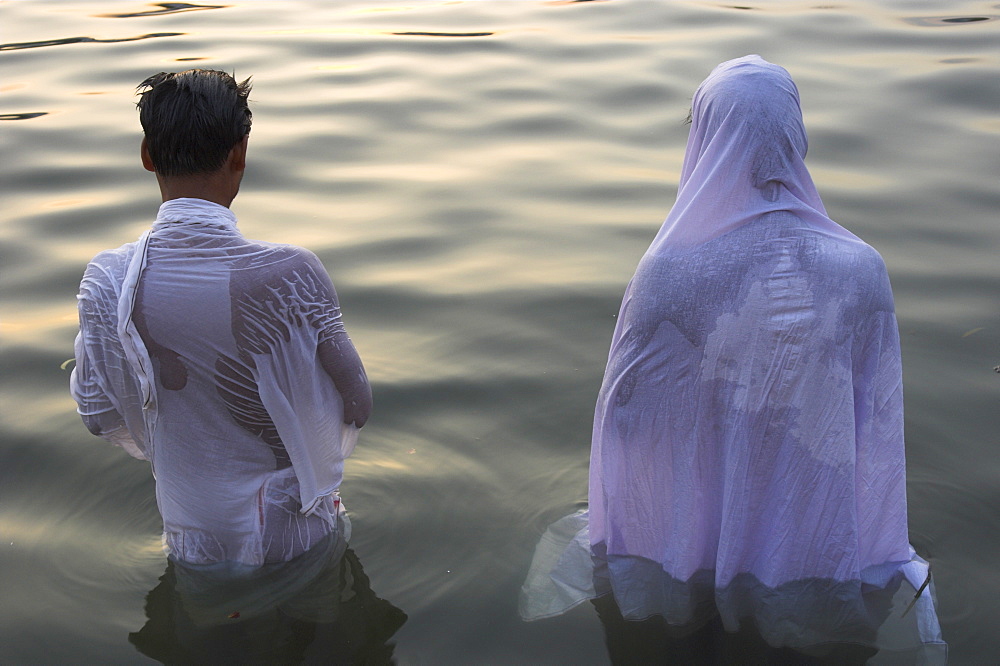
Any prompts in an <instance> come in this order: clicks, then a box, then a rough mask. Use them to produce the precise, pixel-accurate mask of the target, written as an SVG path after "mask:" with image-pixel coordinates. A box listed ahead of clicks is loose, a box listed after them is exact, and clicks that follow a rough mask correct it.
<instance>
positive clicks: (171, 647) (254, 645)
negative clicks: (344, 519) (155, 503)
mask: <svg viewBox="0 0 1000 666" xmlns="http://www.w3.org/2000/svg"><path fill="white" fill-rule="evenodd" d="M146 617H147V621H146V624H145V626H143V628H142V629H141V630H140V631H137V632H134V633H131V634H129V642H131V643H132V645H134V646H135V648H136V649H137V650H138V651H139V652H141V653H142V654H144V655H146V656H148V657H151V658H153V659H156V660H158V661H160V662H162V663H165V664H176V663H184V664H219V663H232V664H237V663H238V664H285V663H350V664H353V663H362V664H389V663H392V655H393V651H394V650H395V644H394V643H393V642H390V641H389V639H390V638H391V637H392V636H393V634H395V633H396V631H398V630H399V628H400V627H402V626H403V624H404V623H405V622H406V619H407V617H406V614H405V613H404V612H403V611H401V610H400V609H398V608H396V607H395V606H393V605H392V604H391V603H389V602H388V601H385V600H384V599H380V598H378V597H377V596H376V595H375V593H374V592H373V591H372V589H371V584H370V581H369V580H368V576H366V575H365V572H364V570H363V569H362V567H361V562H360V561H359V560H358V557H357V555H355V554H354V552H353V551H352V550H350V549H349V548H348V547H347V542H346V541H345V540H344V539H343V538H341V537H339V536H338V535H336V534H334V535H331V536H330V537H329V538H328V539H326V540H324V541H323V542H320V543H319V544H317V546H316V547H314V548H313V549H311V550H310V551H308V552H306V553H305V554H303V555H302V556H300V557H298V558H296V559H294V560H291V561H289V562H283V563H278V564H270V565H265V566H263V567H259V568H253V569H249V568H246V569H243V568H239V567H237V568H234V567H232V566H226V565H202V566H192V565H187V564H184V563H182V562H178V561H173V560H170V561H169V562H168V563H167V569H166V571H165V572H164V574H163V575H162V576H161V577H160V580H159V584H158V585H157V586H156V587H155V588H153V590H151V591H150V592H149V594H148V595H146Z"/></svg>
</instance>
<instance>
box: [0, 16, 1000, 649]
mask: <svg viewBox="0 0 1000 666" xmlns="http://www.w3.org/2000/svg"><path fill="white" fill-rule="evenodd" d="M0 41H2V42H3V44H2V46H0V51H3V53H2V54H0V62H2V67H3V69H2V77H0V137H2V146H3V159H2V160H0V178H2V180H0V187H2V192H3V194H2V200H3V206H2V209H0V252H2V256H3V271H2V276H0V279H2V282H3V289H2V311H0V314H2V349H0V359H2V364H3V375H2V390H3V396H2V410H3V414H2V442H0V580H2V583H0V590H2V592H0V661H3V662H4V663H54V662H63V663H97V662H105V663H129V662H143V661H148V658H147V657H145V656H143V655H142V654H140V653H139V652H138V651H137V650H136V649H135V648H134V647H133V646H132V645H131V644H130V643H129V640H128V634H129V632H135V631H137V630H138V629H139V628H140V627H142V626H143V624H144V622H145V621H146V616H145V612H144V600H145V597H146V595H147V593H148V592H149V591H150V590H151V589H153V588H154V587H155V586H156V585H157V579H158V578H159V577H160V576H161V574H163V572H164V568H165V565H166V560H165V557H164V556H163V554H162V553H161V552H160V549H159V536H158V535H159V529H160V523H159V516H158V514H157V512H156V507H155V503H154V500H153V481H152V479H151V478H150V474H149V470H148V466H147V465H145V464H142V463H139V462H137V461H134V460H131V459H129V458H127V456H126V455H125V454H124V453H122V452H121V451H120V450H116V449H113V448H112V447H109V446H107V445H105V444H104V443H103V442H101V441H100V440H97V439H96V438H93V437H92V436H90V435H89V434H88V433H87V431H86V430H85V429H84V428H83V426H82V424H81V423H80V422H79V419H78V417H77V416H76V415H75V413H74V410H73V404H72V401H71V400H70V398H69V396H68V394H67V381H68V372H67V371H66V370H64V369H62V368H61V364H62V363H63V362H64V361H65V360H66V359H68V358H70V356H72V339H73V336H74V334H75V328H76V324H75V317H76V314H75V301H74V295H75V293H76V288H77V285H78V282H79V279H80V276H81V274H82V270H83V267H84V265H85V263H86V262H87V260H88V259H89V258H90V257H91V256H93V255H94V254H95V253H96V252H98V251H99V250H101V249H104V248H107V247H116V246H118V245H120V244H122V243H123V242H126V241H130V240H134V239H135V238H136V237H137V236H138V235H139V233H141V231H142V230H143V229H144V228H145V227H147V226H148V225H149V223H150V221H151V220H152V219H153V217H154V216H155V213H156V209H157V206H158V193H157V191H156V186H155V182H154V180H153V178H152V177H151V176H150V175H149V174H148V173H146V172H144V171H143V170H142V169H141V167H140V164H139V159H138V145H139V139H140V131H139V126H138V119H137V116H136V112H135V109H134V106H133V103H134V100H135V98H134V95H133V91H134V88H135V86H136V84H138V82H139V81H141V80H142V79H144V78H145V77H146V76H148V75H149V74H151V73H155V72H158V71H162V70H167V71H176V70H180V69H186V68H189V67H195V66H197V67H214V68H221V69H226V70H228V71H234V72H235V73H236V75H237V77H244V76H248V75H253V77H254V81H255V87H254V92H253V95H252V103H253V110H254V128H253V133H252V137H251V143H250V151H251V152H250V167H249V170H248V172H247V176H246V179H245V180H244V186H243V192H242V194H241V195H240V196H239V198H238V199H237V200H236V202H235V204H234V207H233V209H234V211H235V212H236V214H237V215H238V217H239V219H240V226H241V228H242V229H243V231H244V233H245V234H246V235H247V236H248V237H251V238H261V239H266V240H275V241H283V242H290V243H296V244H301V245H305V246H308V247H310V248H311V249H313V250H314V251H316V252H317V253H318V254H319V255H320V257H321V258H322V259H323V261H324V262H325V263H326V265H327V267H328V269H329V270H330V273H331V274H332V276H333V279H334V281H335V283H336V284H337V287H338V290H339V292H340V296H341V301H342V303H343V306H344V311H345V319H346V323H347V326H348V330H349V331H350V332H351V335H352V337H353V339H354V340H355V343H356V344H357V346H358V349H359V351H360V352H361V355H362V357H363V358H364V361H365V363H366V365H367V367H368V370H369V375H370V377H371V379H372V382H373V385H374V390H375V402H376V411H375V415H374V416H373V418H372V420H371V421H370V424H369V425H368V426H367V427H366V428H365V429H364V432H363V433H362V440H361V443H360V445H359V447H358V450H357V453H356V455H355V456H354V458H352V459H351V460H350V461H349V462H348V467H347V474H346V480H345V483H344V486H343V488H342V491H343V495H344V498H345V502H346V504H347V506H348V507H349V508H350V510H351V512H352V514H353V518H354V536H353V538H352V540H351V545H352V548H353V551H354V553H356V555H357V558H358V560H359V561H360V562H361V563H362V564H363V566H364V571H365V574H366V575H367V576H368V577H369V579H370V582H371V589H372V590H374V591H375V593H376V594H378V596H380V597H382V598H384V599H386V600H388V601H390V602H391V603H392V604H394V605H395V606H397V607H398V608H400V609H402V610H403V611H404V612H405V613H406V615H407V616H408V619H407V620H406V622H405V623H404V624H403V625H402V627H401V628H400V629H399V630H398V631H397V632H396V634H395V636H394V637H393V638H392V641H394V642H395V658H396V659H397V660H398V661H399V663H403V664H410V663H426V664H433V663H497V664H505V663H553V664H554V663H573V664H584V663H595V664H601V663H606V661H607V659H608V657H607V652H606V650H605V647H604V642H603V637H602V634H601V627H600V624H599V623H598V621H597V618H596V615H595V614H594V612H593V609H592V608H590V607H589V606H582V607H580V608H578V609H576V610H574V611H573V612H571V613H570V614H568V615H566V616H564V617H561V618H557V619H554V620H549V621H543V622H538V623H533V624H525V623H522V622H521V621H520V620H519V619H518V617H517V613H516V599H517V590H518V588H519V586H520V584H521V582H522V580H523V578H524V575H525V573H526V571H527V568H528V564H529V561H530V558H531V554H532V551H533V548H534V546H535V543H536V541H537V539H538V536H539V535H540V533H541V532H542V530H543V529H544V527H545V526H546V525H547V524H548V523H549V522H551V521H552V520H554V519H555V518H557V517H559V516H561V515H564V514H566V513H569V512H570V511H571V510H572V509H573V508H574V507H575V506H577V505H578V504H579V503H580V502H582V501H584V500H585V499H586V478H587V457H588V452H589V436H590V419H591V415H592V409H593V403H594V399H595V397H596V394H597V390H598V388H599V385H600V379H601V375H602V372H603V367H604V361H605V359H606V355H607V345H608V342H609V340H610V337H611V332H612V328H613V324H614V315H615V314H616V313H617V310H618V305H619V300H620V298H621V294H622V292H623V290H624V287H625V284H626V282H627V281H628V279H629V277H630V276H631V273H632V270H633V269H634V267H635V264H636V262H637V261H638V259H639V257H640V256H641V255H642V253H643V251H644V250H645V248H646V245H647V244H648V242H649V241H650V240H651V239H652V237H653V235H654V233H655V231H656V229H657V228H658V226H659V223H660V221H661V220H662V219H663V217H664V216H665V215H666V212H667V211H668V210H669V207H670V205H671V203H672V201H673V197H674V194H675V190H676V184H677V178H678V173H679V170H680V166H681V157H682V154H683V147H684V142H685V140H686V130H687V128H686V126H685V125H684V124H683V120H684V118H685V116H686V115H687V111H688V105H689V102H690V97H691V94H692V93H693V91H694V89H695V87H696V86H697V84H698V83H699V82H700V81H701V80H702V79H703V78H704V77H705V76H706V75H707V73H708V72H709V71H710V70H711V68H712V67H713V66H714V65H716V64H717V63H719V62H721V61H723V60H726V59H729V58H732V57H736V56H740V55H744V54H746V53H760V54H761V55H763V56H764V57H765V58H767V59H769V60H772V61H774V62H777V63H779V64H782V65H784V66H785V67H786V68H788V69H789V70H790V71H791V73H792V75H793V77H794V78H795V80H796V81H797V83H798V85H799V88H800V90H801V93H802V99H803V108H804V112H805V119H806V126H807V128H808V129H809V132H810V139H811V144H810V156H809V160H808V163H809V165H810V168H811V169H812V173H813V177H814V179H815V180H816V181H817V184H818V186H819V190H820V193H821V194H822V195H823V197H824V200H825V203H826V206H827V208H828V210H829V211H830V212H831V215H832V216H833V217H834V219H836V220H838V221H839V222H841V223H842V224H844V225H845V226H847V227H848V228H850V229H851V230H852V231H854V232H856V233H858V234H859V235H860V236H862V237H863V238H865V239H866V240H867V241H869V242H870V243H871V244H873V245H874V246H875V247H876V248H877V249H878V250H879V251H880V252H881V253H882V254H883V256H884V257H885V259H886V262H887V264H888V267H889V272H890V275H891V276H892V279H893V285H894V288H895V293H896V303H897V309H898V315H899V322H900V327H901V334H902V341H903V354H904V366H905V390H906V408H907V424H906V426H907V446H908V469H909V503H910V521H911V540H912V541H913V543H914V545H915V546H916V547H917V549H918V550H919V551H921V552H922V553H923V554H924V555H925V556H927V557H928V559H930V560H931V562H932V565H933V570H934V574H935V578H936V581H937V591H938V596H939V602H940V617H941V621H942V627H943V632H944V636H945V639H946V640H947V641H948V642H949V644H950V646H951V656H952V661H953V663H959V664H961V663H968V664H971V663H990V662H992V661H993V660H994V659H995V657H996V655H997V654H1000V635H998V634H997V632H996V626H997V623H998V618H1000V576H998V575H997V573H996V572H995V567H994V566H993V565H992V560H993V559H995V554H996V553H997V552H1000V457H998V456H997V450H998V447H997V445H998V444H1000V434H998V433H1000V422H998V417H997V400H998V397H1000V375H998V374H997V373H996V372H994V369H993V368H994V366H996V365H997V364H998V363H1000V344H998V342H1000V305H998V296H997V294H998V291H997V289H998V279H1000V262H998V261H997V256H998V252H1000V230H998V227H997V219H998V216H997V211H998V210H1000V194H998V189H997V178H998V175H1000V150H998V148H1000V145H998V144H1000V141H998V139H1000V49H998V48H997V47H998V45H1000V4H998V3H996V2H965V1H946V0H937V1H934V0H910V1H892V2H890V1H889V0H884V1H883V2H874V1H872V2H856V1H853V0H847V1H844V2H840V1H834V2H823V3H820V2H818V0H812V1H810V2H798V1H789V2H752V3H751V4H749V5H741V6H738V7H736V6H731V5H728V4H727V3H725V2H684V1H681V2H669V3H668V2H632V1H627V0H621V1H616V0H611V1H608V2H541V1H506V2H501V1H497V2H494V1H483V2H477V1H470V2H429V1H419V0H414V1H412V2H408V3H404V4H392V3H391V2H377V1H376V2H336V3H333V2H331V3H325V2H264V1H261V2H243V1H240V2H235V3H227V4H224V5H223V4H219V5H193V4H186V3H158V4H143V3H142V2H129V1H122V2H111V1H107V2H103V3H77V2H66V1H58V2H2V3H0Z"/></svg>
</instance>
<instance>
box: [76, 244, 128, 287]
mask: <svg viewBox="0 0 1000 666" xmlns="http://www.w3.org/2000/svg"><path fill="white" fill-rule="evenodd" d="M137 245H138V243H137V242H136V241H132V242H131V243H125V244H124V245H121V246H119V247H116V248H111V249H109V250H103V251H101V252H98V253H97V254H96V255H95V256H94V258H93V259H91V260H90V262H89V263H88V264H87V268H86V270H85V271H84V280H87V279H99V278H101V277H116V276H124V273H125V269H126V268H128V263H129V261H130V260H131V258H132V255H133V253H134V252H135V249H136V246H137Z"/></svg>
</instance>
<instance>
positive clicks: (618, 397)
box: [522, 56, 940, 646]
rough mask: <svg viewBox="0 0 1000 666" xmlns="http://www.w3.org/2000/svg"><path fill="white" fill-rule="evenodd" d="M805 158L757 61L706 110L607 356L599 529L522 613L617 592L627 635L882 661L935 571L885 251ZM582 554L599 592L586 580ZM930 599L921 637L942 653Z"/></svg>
mask: <svg viewBox="0 0 1000 666" xmlns="http://www.w3.org/2000/svg"><path fill="white" fill-rule="evenodd" d="M806 146H807V141H806V133H805V129H804V127H803V123H802V113H801V110H800V108H799V97H798V91H797V89H796V87H795V84H794V83H793V82H792V80H791V78H790V77H789V75H788V73H787V72H786V71H785V70H784V69H782V68H781V67H778V66H776V65H772V64H770V63H768V62H765V61H764V60H762V59H761V58H760V57H759V56H747V57H744V58H739V59H736V60H732V61H729V62H726V63H723V64H721V65H719V66H718V67H717V68H716V69H715V70H714V71H713V72H712V73H711V75H709V77H708V78H707V79H705V81H704V82H703V83H702V84H701V86H700V87H699V88H698V91H697V92H696V93H695V96H694V103H693V106H692V125H691V131H690V138H689V140H688V143H687V152H686V154H685V156H684V166H683V170H682V174H681V180H680V186H679V189H678V194H677V202H676V204H675V205H674V207H673V209H672V210H671V211H670V214H669V215H668V217H667V219H666V221H665V222H664V223H663V226H662V228H661V229H660V231H659V233H658V234H657V235H656V237H655V239H654V240H653V242H652V244H651V246H650V247H649V249H648V250H647V252H646V253H645V255H644V256H643V258H642V260H641V261H640V262H639V265H638V267H637V269H636V272H635V275H634V277H633V278H632V280H631V282H630V283H629V286H628V288H627V289H626V293H625V297H624V299H623V302H622V305H621V310H620V312H619V315H618V322H617V326H616V329H615V332H614V336H613V338H612V342H611V351H610V354H609V356H608V363H607V368H606V370H605V374H604V381H603V384H602V386H601V391H600V394H599V396H598V400H597V406H596V410H595V415H594V429H593V439H592V448H591V463H590V508H589V518H588V516H586V515H580V516H574V517H570V518H567V519H565V521H564V522H561V523H559V524H557V525H555V526H553V530H552V531H551V533H550V534H549V535H547V537H546V539H543V544H545V543H560V544H563V545H567V544H568V545H567V546H566V550H565V552H563V553H562V554H559V552H558V550H553V548H551V547H549V546H545V547H540V548H539V551H538V553H536V562H535V566H533V569H532V574H530V575H529V583H528V584H526V594H525V597H524V604H523V606H522V610H523V611H525V615H526V616H531V615H532V614H534V615H535V616H539V615H545V614H551V613H552V612H553V609H555V608H558V607H559V606H561V605H565V604H566V603H572V602H573V599H574V598H575V599H579V598H585V595H586V594H587V593H588V590H589V592H590V593H598V594H599V593H601V592H605V591H607V592H611V593H613V594H614V598H615V601H616V602H617V603H618V605H619V607H620V609H621V613H622V615H623V616H624V617H625V618H627V619H643V618H646V617H649V616H651V615H662V616H663V617H664V618H665V619H666V620H667V622H668V623H670V624H672V625H687V624H691V623H698V622H702V621H705V620H706V618H708V617H710V616H713V615H714V614H715V613H719V614H720V615H721V616H722V620H723V623H724V625H725V627H726V628H727V629H728V630H730V631H734V630H736V629H737V628H738V627H739V626H740V622H741V620H743V619H745V618H747V617H750V618H752V619H753V621H754V623H755V625H756V626H757V627H758V628H759V630H760V631H761V633H762V634H763V635H764V637H765V638H766V639H767V640H768V642H770V643H771V644H773V645H792V646H802V645H810V644H819V643H825V642H830V641H849V642H855V643H862V644H868V645H880V646H884V645H887V642H886V641H887V640H889V639H886V637H885V635H884V634H883V633H880V632H883V629H884V628H885V626H887V625H886V624H884V623H883V621H884V620H886V618H887V617H888V616H889V610H888V609H889V608H894V612H895V614H896V615H895V617H896V618H897V619H899V618H900V616H901V614H902V611H903V609H902V608H901V607H900V605H899V604H898V603H897V604H896V605H895V606H893V603H894V602H890V601H889V600H890V599H891V598H892V597H893V594H894V590H895V589H898V587H899V585H900V581H901V580H902V578H903V577H905V578H906V580H907V581H908V584H909V585H910V587H909V589H910V591H911V595H912V593H913V590H914V589H915V588H918V587H920V586H921V584H922V583H923V582H924V580H925V579H926V574H927V567H926V564H925V563H924V562H923V561H922V560H920V559H919V558H917V557H916V555H915V554H914V552H913V550H912V549H911V548H910V546H909V543H908V536H907V517H906V487H905V461H904V451H903V400H902V377H901V362H900V352H899V337H898V332H897V326H896V319H895V315H894V310H893V301H892V292H891V289H890V286H889V280H888V276H887V274H886V269H885V264H884V263H883V261H882V258H881V257H880V256H879V255H878V253H877V252H876V251H875V250H873V249H872V248H871V247H869V246H868V245H867V244H865V243H864V242H863V241H861V240H860V239H859V238H857V237H856V236H854V235H853V234H851V233H850V232H849V231H847V230H846V229H844V228H843V227H841V226H839V225H838V224H836V223H835V222H833V221H832V220H831V219H830V218H829V217H828V216H827V214H826V210H825V209H824V207H823V203H822V201H821V200H820V197H819V195H818V193H817V192H816V188H815V187H814V185H813V183H812V180H811V178H810V177H809V173H808V171H807V170H806V167H805V164H804V161H803V159H804V157H805V154H806ZM588 521H589V525H588V524H587V523H588ZM581 522H582V523H583V525H582V526H581ZM578 528H579V529H578ZM577 529H578V531H576V532H574V530H577ZM574 534H575V536H573V535H574ZM581 540H589V547H590V550H591V553H592V554H593V555H595V556H596V557H597V561H598V562H599V563H600V566H599V567H598V569H597V571H596V572H594V571H593V570H591V571H590V574H591V576H592V579H591V576H588V577H587V579H590V580H587V579H581V578H580V577H579V576H574V572H579V571H580V566H579V564H580V563H581V562H584V561H586V564H587V565H588V566H589V565H590V563H589V558H586V560H584V559H582V558H580V557H579V548H576V550H574V544H577V545H579V543H580V542H581ZM574 553H576V554H574ZM546 563H547V564H546ZM553 563H554V564H553ZM581 581H583V582H581ZM893 586H895V587H893ZM872 587H874V588H876V589H879V590H882V597H881V601H878V600H877V599H876V598H875V597H873V596H871V595H867V596H866V592H865V591H866V590H868V589H870V588H872ZM532 590H540V591H541V592H539V593H535V592H532ZM578 593H582V594H578ZM920 599H921V604H922V605H921V610H919V611H918V612H917V613H916V615H918V616H919V617H920V620H919V622H920V623H922V624H921V625H920V626H922V627H923V628H924V629H926V631H924V633H923V634H921V635H920V636H917V637H916V638H915V639H914V641H915V643H916V644H921V643H922V642H929V643H933V644H935V645H936V644H938V643H940V634H939V632H937V630H936V627H937V621H936V618H935V616H934V612H933V606H932V604H931V602H930V592H929V591H924V592H923V594H922V596H921V597H920ZM910 619H911V620H912V619H913V616H910ZM889 642H891V640H890V641H889ZM903 642H904V643H905V641H903ZM909 645H910V646H912V645H913V643H910V644H909Z"/></svg>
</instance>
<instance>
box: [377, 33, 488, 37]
mask: <svg viewBox="0 0 1000 666" xmlns="http://www.w3.org/2000/svg"><path fill="white" fill-rule="evenodd" d="M392 34H393V35H399V36H403V37H490V36H492V35H493V34H494V33H492V32H394V33H392Z"/></svg>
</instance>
